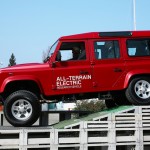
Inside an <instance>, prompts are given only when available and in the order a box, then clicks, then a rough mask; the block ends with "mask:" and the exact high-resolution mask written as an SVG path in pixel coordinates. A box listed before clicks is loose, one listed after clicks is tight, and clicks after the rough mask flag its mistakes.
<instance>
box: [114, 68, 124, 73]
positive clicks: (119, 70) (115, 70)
mask: <svg viewBox="0 0 150 150" xmlns="http://www.w3.org/2000/svg"><path fill="white" fill-rule="evenodd" d="M114 72H122V69H120V68H115V69H114Z"/></svg>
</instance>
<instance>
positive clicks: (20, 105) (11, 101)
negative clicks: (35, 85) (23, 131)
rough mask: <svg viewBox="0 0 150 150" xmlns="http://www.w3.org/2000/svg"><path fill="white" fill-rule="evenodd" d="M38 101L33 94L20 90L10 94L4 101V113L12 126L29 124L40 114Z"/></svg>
mask: <svg viewBox="0 0 150 150" xmlns="http://www.w3.org/2000/svg"><path fill="white" fill-rule="evenodd" d="M40 111H41V109H40V103H39V102H38V98H37V96H36V95H35V94H33V93H32V92H29V91H25V90H20V91H17V92H14V93H13V94H11V95H10V96H9V97H8V98H7V99H6V101H5V103H4V114H5V117H6V119H7V121H8V122H9V123H10V124H12V125H13V126H19V127H22V126H31V125H32V124H33V123H35V122H36V121H37V119H38V118H39V115H40Z"/></svg>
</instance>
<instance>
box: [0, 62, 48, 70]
mask: <svg viewBox="0 0 150 150" xmlns="http://www.w3.org/2000/svg"><path fill="white" fill-rule="evenodd" d="M46 66H48V63H45V64H43V63H26V64H18V65H15V66H11V67H6V68H1V71H13V70H22V69H23V70H24V69H36V68H43V67H46Z"/></svg>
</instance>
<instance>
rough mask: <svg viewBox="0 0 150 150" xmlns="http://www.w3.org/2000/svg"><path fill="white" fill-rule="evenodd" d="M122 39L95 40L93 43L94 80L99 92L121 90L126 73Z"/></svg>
mask: <svg viewBox="0 0 150 150" xmlns="http://www.w3.org/2000/svg"><path fill="white" fill-rule="evenodd" d="M119 41H120V39H119V38H118V39H117V38H116V39H109V40H107V39H95V40H92V41H91V48H92V49H93V50H94V53H93V51H92V53H93V54H92V56H93V67H92V70H93V80H94V82H95V88H96V89H97V90H98V91H108V90H115V89H119V88H120V87H121V86H122V84H123V83H119V82H118V81H119V80H121V78H122V76H123V75H124V73H125V64H124V60H123V57H122V53H121V51H120V50H121V47H120V45H121V43H119Z"/></svg>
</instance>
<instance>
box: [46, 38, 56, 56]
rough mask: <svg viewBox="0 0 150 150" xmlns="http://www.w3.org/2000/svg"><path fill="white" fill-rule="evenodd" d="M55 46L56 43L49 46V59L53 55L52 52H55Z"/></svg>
mask: <svg viewBox="0 0 150 150" xmlns="http://www.w3.org/2000/svg"><path fill="white" fill-rule="evenodd" d="M57 44H58V41H56V42H55V43H54V44H53V45H52V46H51V48H50V50H49V53H48V57H49V58H50V57H51V56H52V55H53V53H54V51H55V49H56V46H57Z"/></svg>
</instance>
